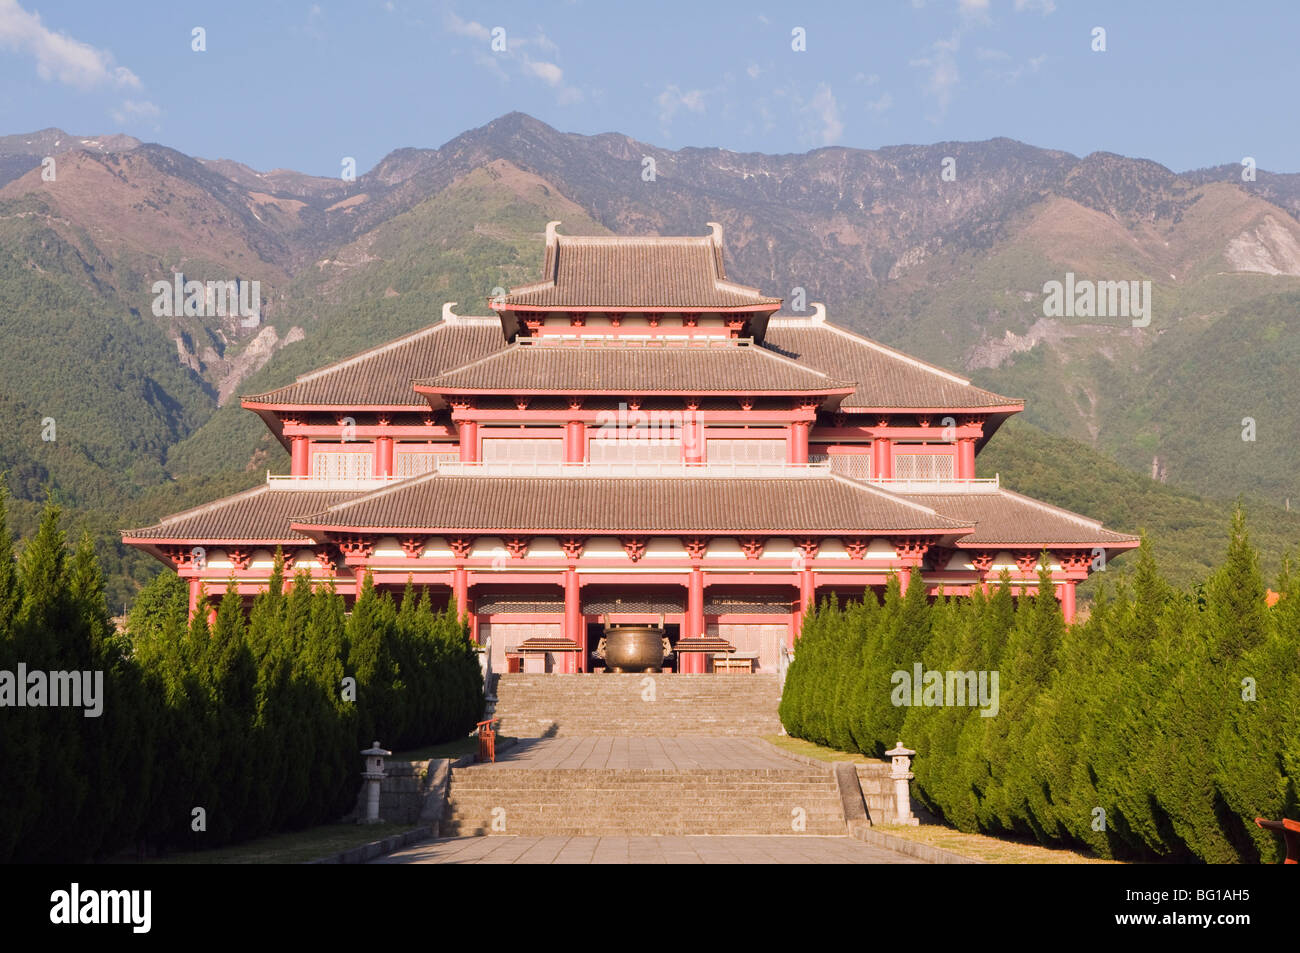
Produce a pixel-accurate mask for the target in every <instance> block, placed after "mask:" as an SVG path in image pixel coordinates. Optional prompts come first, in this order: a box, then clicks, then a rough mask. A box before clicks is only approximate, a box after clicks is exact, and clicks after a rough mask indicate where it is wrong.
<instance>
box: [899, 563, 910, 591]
mask: <svg viewBox="0 0 1300 953" xmlns="http://www.w3.org/2000/svg"><path fill="white" fill-rule="evenodd" d="M911 581H912V567H911V566H904V567H903V568H901V569H900V570H898V593H899V595H903V596H905V595H907V586H908V584H909V583H910V582H911Z"/></svg>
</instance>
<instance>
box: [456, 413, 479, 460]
mask: <svg viewBox="0 0 1300 953" xmlns="http://www.w3.org/2000/svg"><path fill="white" fill-rule="evenodd" d="M460 462H461V463H478V421H477V420H462V421H461V422H460Z"/></svg>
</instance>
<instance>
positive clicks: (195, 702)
mask: <svg viewBox="0 0 1300 953" xmlns="http://www.w3.org/2000/svg"><path fill="white" fill-rule="evenodd" d="M187 608H188V590H187V587H186V585H185V583H184V582H183V581H182V580H180V579H178V578H177V577H176V575H175V574H173V573H163V574H162V575H160V576H158V577H157V579H155V581H154V582H153V583H151V584H150V585H149V586H148V587H146V589H145V590H144V591H143V592H142V593H141V596H140V598H139V600H138V601H137V603H136V605H135V607H134V608H133V610H132V612H131V615H130V618H129V620H128V625H127V629H128V632H129V635H118V634H116V633H115V631H114V627H113V625H112V623H111V621H110V618H109V614H108V610H107V607H106V606H105V603H104V597H103V584H102V579H101V577H100V573H99V567H98V565H97V563H96V561H95V555H94V548H93V546H92V544H91V541H90V539H89V537H85V536H83V538H82V540H81V543H80V544H79V545H78V547H77V548H76V550H75V552H73V553H69V552H68V549H67V545H66V541H65V539H64V536H63V533H62V531H61V530H60V529H59V512H58V509H57V508H56V507H54V506H47V507H46V510H45V513H44V515H43V517H42V520H41V524H40V528H39V530H38V531H37V533H36V535H35V536H34V537H33V539H32V540H31V541H30V542H29V543H28V544H27V546H26V547H25V549H24V550H23V552H22V555H21V558H19V559H18V560H17V561H16V562H15V560H14V559H13V556H12V549H11V543H10V537H9V532H8V528H7V522H6V519H5V507H4V499H3V497H2V496H0V671H9V672H15V671H16V670H17V666H18V664H19V663H20V662H22V663H25V664H26V666H27V670H28V671H34V670H40V671H78V672H79V671H102V672H103V673H104V689H103V711H102V714H101V715H100V716H99V717H95V718H87V717H85V716H84V714H83V711H82V709H79V708H75V709H74V708H55V707H44V708H38V707H25V708H17V707H14V708H8V707H6V708H0V764H3V765H5V768H6V770H5V778H6V780H5V787H6V791H5V797H6V806H5V809H4V810H3V811H0V862H7V861H24V862H33V861H82V860H88V859H93V858H97V857H103V856H105V855H107V854H109V853H112V852H114V851H117V850H120V849H122V848H124V847H131V846H135V845H148V846H152V847H168V846H172V847H214V846H218V845H220V844H224V843H228V842H231V841H235V840H243V839H246V838H251V837H256V836H260V835H263V834H267V833H271V832H274V831H280V830H286V829H294V828H301V827H305V826H308V825H312V824H319V823H324V822H328V821H331V820H334V819H336V818H338V817H340V816H341V815H343V814H344V813H346V812H347V810H348V809H349V808H350V807H351V806H352V805H353V803H354V802H355V798H356V793H357V790H358V787H359V784H360V771H361V767H362V765H361V756H360V753H359V752H360V750H361V749H362V748H366V747H369V746H370V743H371V742H372V741H373V740H375V739H376V738H378V739H380V740H381V741H382V742H383V743H384V744H385V745H387V746H388V747H390V748H393V749H394V750H396V749H398V748H403V747H410V746H415V745H421V744H432V743H437V742H440V741H446V740H449V739H452V738H456V737H463V736H464V735H465V734H466V733H468V731H469V730H470V729H471V728H472V727H473V726H474V722H475V721H476V720H477V719H478V718H479V717H480V715H481V712H482V710H483V693H482V680H481V675H480V672H479V666H478V661H477V656H476V654H475V651H474V649H473V647H472V646H471V644H470V641H469V633H468V629H467V627H466V626H465V624H464V623H463V622H461V621H460V620H459V619H458V618H457V614H456V611H455V607H454V606H453V607H449V608H448V609H447V610H446V611H442V612H435V611H433V609H432V607H431V606H430V603H429V600H428V598H427V596H426V595H425V594H424V593H419V594H417V593H415V592H414V591H413V589H412V587H410V586H409V585H408V587H407V592H406V595H405V598H403V600H402V608H401V611H398V610H397V609H396V608H395V603H394V600H393V598H392V596H391V595H388V594H382V593H379V592H377V591H376V590H375V588H374V586H373V585H372V583H371V582H370V580H369V578H367V580H366V583H365V586H364V591H363V593H362V595H361V596H360V598H359V599H358V601H357V604H356V607H355V609H354V611H353V613H352V614H351V616H350V617H348V616H345V613H344V606H343V599H342V597H341V596H340V595H338V594H337V593H336V592H335V591H334V590H333V587H332V586H330V585H317V586H315V587H313V586H312V584H311V582H310V580H309V579H308V577H307V575H306V574H299V575H298V576H296V577H295V578H294V579H293V580H292V582H291V583H290V584H289V585H288V586H285V585H284V578H283V559H282V557H281V556H280V555H279V554H277V557H276V566H275V570H274V575H273V577H272V581H271V585H270V586H269V587H268V588H267V589H265V590H263V591H262V592H261V593H260V594H259V595H258V596H257V597H256V598H255V600H254V603H253V606H252V609H251V611H250V612H249V613H248V614H247V617H246V615H245V613H244V611H243V609H242V605H241V599H240V597H239V596H238V595H236V594H235V593H234V592H233V590H232V591H229V592H228V593H227V594H226V595H225V596H223V598H222V599H221V601H220V603H219V604H218V606H217V612H216V619H215V622H214V623H213V624H212V625H209V623H208V612H207V611H206V600H205V602H204V608H205V611H200V612H198V613H196V614H195V617H194V619H193V621H192V622H188V623H187V621H186V617H187ZM346 677H351V678H353V679H355V694H354V695H353V693H352V692H351V691H347V690H345V685H346V684H347V683H345V678H346ZM196 808H202V809H203V814H204V823H203V825H202V826H203V827H205V829H204V830H195V829H194V828H195V827H196V826H200V825H198V824H197V823H196V822H195V816H196V815H195V809H196Z"/></svg>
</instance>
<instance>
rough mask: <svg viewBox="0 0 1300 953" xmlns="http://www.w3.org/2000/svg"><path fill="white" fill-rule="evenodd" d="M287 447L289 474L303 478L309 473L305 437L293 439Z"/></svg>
mask: <svg viewBox="0 0 1300 953" xmlns="http://www.w3.org/2000/svg"><path fill="white" fill-rule="evenodd" d="M291 440H292V443H291V444H290V447H289V472H290V474H292V475H293V476H296V477H305V476H307V475H308V474H309V472H310V469H311V468H310V464H309V458H308V454H307V451H308V445H307V438H306V437H293V438H291Z"/></svg>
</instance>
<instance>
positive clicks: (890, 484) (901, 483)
mask: <svg viewBox="0 0 1300 953" xmlns="http://www.w3.org/2000/svg"><path fill="white" fill-rule="evenodd" d="M858 482H860V483H867V484H870V485H871V486H878V487H880V488H881V489H882V490H889V491H890V492H891V493H993V492H995V491H996V490H998V489H999V488H1000V487H1001V486H1002V475H1001V474H1000V473H999V474H995V475H994V476H991V477H971V478H970V479H967V480H958V479H955V478H953V477H942V478H940V477H934V478H921V479H917V478H915V477H906V478H897V479H895V478H892V477H891V478H878V479H866V480H859V481H858Z"/></svg>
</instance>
